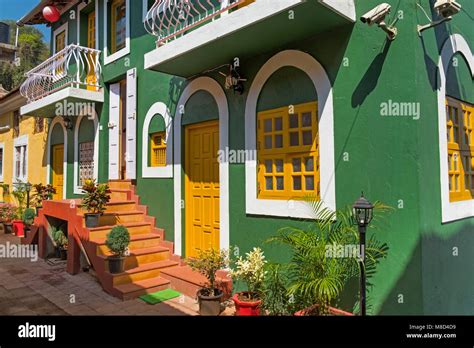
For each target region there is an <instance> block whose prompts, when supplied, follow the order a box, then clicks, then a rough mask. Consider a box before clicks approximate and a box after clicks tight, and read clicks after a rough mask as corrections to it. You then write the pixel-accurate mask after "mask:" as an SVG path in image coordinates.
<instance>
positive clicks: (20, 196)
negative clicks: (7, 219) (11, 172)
mask: <svg viewBox="0 0 474 348" xmlns="http://www.w3.org/2000/svg"><path fill="white" fill-rule="evenodd" d="M15 186H16V187H15V190H14V191H13V192H12V195H13V197H15V199H16V201H17V203H18V207H17V212H16V216H15V218H14V219H13V231H14V233H15V235H16V236H18V237H23V236H24V235H25V233H24V227H25V226H24V224H23V212H24V209H25V202H26V190H25V185H24V184H23V183H17V184H16V185H15Z"/></svg>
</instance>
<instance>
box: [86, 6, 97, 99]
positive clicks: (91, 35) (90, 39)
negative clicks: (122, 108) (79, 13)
mask: <svg viewBox="0 0 474 348" xmlns="http://www.w3.org/2000/svg"><path fill="white" fill-rule="evenodd" d="M95 30H96V28H95V11H92V12H91V13H89V15H88V16H87V47H89V48H93V49H95V44H96V41H95ZM96 59H97V56H96V53H88V54H87V63H88V65H89V69H88V72H87V78H86V82H87V89H88V90H90V91H96V90H97V87H94V85H95V84H96V83H97V75H96V70H97V67H96V66H95V65H96Z"/></svg>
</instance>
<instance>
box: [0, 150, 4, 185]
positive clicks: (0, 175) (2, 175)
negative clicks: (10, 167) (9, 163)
mask: <svg viewBox="0 0 474 348" xmlns="http://www.w3.org/2000/svg"><path fill="white" fill-rule="evenodd" d="M0 149H2V165H1V167H0V170H1V173H0V181H1V182H3V177H4V175H5V172H4V170H5V143H0Z"/></svg>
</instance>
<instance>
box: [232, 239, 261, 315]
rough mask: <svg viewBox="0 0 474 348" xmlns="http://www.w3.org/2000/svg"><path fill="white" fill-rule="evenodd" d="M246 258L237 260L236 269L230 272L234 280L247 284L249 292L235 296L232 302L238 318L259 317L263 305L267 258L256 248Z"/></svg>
mask: <svg viewBox="0 0 474 348" xmlns="http://www.w3.org/2000/svg"><path fill="white" fill-rule="evenodd" d="M245 256H246V257H245V258H243V257H242V256H240V257H239V258H238V259H237V261H236V262H235V264H236V267H235V269H231V270H230V275H231V277H232V278H233V280H239V281H242V282H243V283H245V284H246V286H247V290H246V291H242V292H238V293H236V294H234V296H233V297H232V300H233V301H234V303H235V310H236V314H237V315H238V316H258V315H260V305H261V304H262V301H261V297H262V288H263V280H264V276H265V271H264V267H265V263H266V261H265V256H264V255H263V251H262V250H261V249H260V248H254V249H253V250H252V251H251V252H248V253H247V254H246V255H245Z"/></svg>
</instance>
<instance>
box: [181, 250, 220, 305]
mask: <svg viewBox="0 0 474 348" xmlns="http://www.w3.org/2000/svg"><path fill="white" fill-rule="evenodd" d="M186 262H187V264H188V265H189V266H190V267H191V268H192V269H193V271H196V272H199V273H201V274H202V275H203V276H205V277H206V279H207V287H206V288H205V291H206V295H208V296H214V295H216V292H215V290H216V273H217V271H219V270H220V269H223V268H227V267H228V265H229V252H228V251H226V250H215V249H208V250H199V251H198V256H197V258H189V259H187V260H186Z"/></svg>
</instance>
